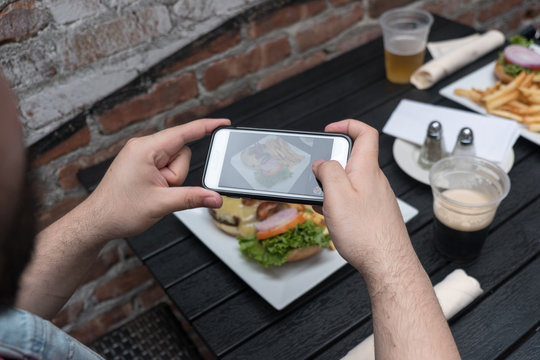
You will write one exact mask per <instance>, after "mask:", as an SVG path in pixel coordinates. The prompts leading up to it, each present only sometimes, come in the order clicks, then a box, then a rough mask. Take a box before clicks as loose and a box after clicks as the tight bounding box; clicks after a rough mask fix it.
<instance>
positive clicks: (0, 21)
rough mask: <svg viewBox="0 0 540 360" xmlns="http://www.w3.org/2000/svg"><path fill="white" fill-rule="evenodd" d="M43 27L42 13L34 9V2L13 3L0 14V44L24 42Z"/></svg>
mask: <svg viewBox="0 0 540 360" xmlns="http://www.w3.org/2000/svg"><path fill="white" fill-rule="evenodd" d="M45 25H46V21H45V16H44V13H43V11H42V10H41V9H38V8H36V4H35V2H34V1H31V0H20V1H17V2H14V3H12V4H9V5H8V6H6V7H5V8H4V10H2V11H1V12H0V43H2V42H6V41H23V40H26V39H28V38H30V37H32V36H34V35H36V34H37V32H38V31H39V30H41V29H42V28H43V27H45Z"/></svg>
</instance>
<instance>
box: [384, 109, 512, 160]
mask: <svg viewBox="0 0 540 360" xmlns="http://www.w3.org/2000/svg"><path fill="white" fill-rule="evenodd" d="M432 120H438V121H439V122H440V123H441V124H442V129H443V140H444V145H445V148H446V151H447V152H448V153H450V152H452V150H453V148H454V145H455V142H456V139H457V136H458V134H459V131H460V130H461V129H462V128H463V127H466V126H467V127H470V128H471V129H472V131H473V135H474V145H475V150H476V156H479V157H481V158H484V159H486V160H489V161H493V162H495V163H501V162H502V161H503V160H504V158H505V157H506V156H507V154H508V152H509V151H510V149H511V148H512V146H514V143H515V142H516V140H517V138H518V137H519V124H518V123H516V122H515V121H513V120H504V119H498V118H493V117H487V116H485V115H481V114H476V113H473V112H470V111H463V110H456V109H451V108H447V107H444V106H437V105H431V104H425V103H421V102H417V101H412V100H407V99H404V100H401V102H400V103H399V105H398V106H397V107H396V109H395V110H394V112H393V113H392V115H391V116H390V118H389V119H388V121H387V123H386V125H385V126H384V128H383V132H384V133H385V134H388V135H392V136H394V137H397V138H400V139H402V140H406V141H409V142H412V143H414V144H417V145H420V146H421V145H422V144H423V143H424V139H425V137H426V131H427V128H428V125H429V123H430V122H431V121H432Z"/></svg>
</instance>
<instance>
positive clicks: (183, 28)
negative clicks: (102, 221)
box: [0, 0, 540, 342]
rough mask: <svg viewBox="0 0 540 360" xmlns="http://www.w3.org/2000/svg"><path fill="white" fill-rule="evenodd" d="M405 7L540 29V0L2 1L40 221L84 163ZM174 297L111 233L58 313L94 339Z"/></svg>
mask: <svg viewBox="0 0 540 360" xmlns="http://www.w3.org/2000/svg"><path fill="white" fill-rule="evenodd" d="M409 5H410V6H419V7H423V8H425V9H428V10H429V11H432V12H433V13H436V14H439V15H442V16H445V17H448V18H451V19H455V20H457V21H460V22H463V23H466V24H468V25H471V26H473V27H475V28H477V29H479V30H485V29H488V28H498V29H501V30H502V31H504V32H505V33H506V34H512V33H515V32H516V31H517V30H518V29H521V28H523V27H524V26H526V25H529V24H533V25H536V26H539V25H540V4H539V3H538V2H537V1H533V0H494V1H481V0H473V1H464V0H460V1H444V0H424V1H407V0H389V1H380V0H379V1H376V0H361V1H357V0H303V1H299V0H297V1H290V0H271V1H270V0H269V1H263V0H242V1H241V0H220V1H217V0H216V1H211V0H207V1H197V0H181V1H172V0H169V1H166V0H161V1H144V0H141V1H136V2H129V1H123V0H116V1H108V2H105V1H99V0H88V1H82V0H81V1H75V0H43V1H33V0H19V1H13V0H11V1H8V0H0V64H1V66H2V68H3V71H4V72H5V73H6V75H7V77H8V78H9V79H10V81H11V82H12V84H13V86H14V89H15V91H16V92H17V94H18V96H19V100H20V102H21V111H22V114H23V121H24V124H25V130H26V136H27V139H28V142H29V143H32V146H31V147H30V152H31V155H32V169H33V170H32V173H33V177H34V179H35V180H36V182H37V184H38V189H39V195H40V209H41V211H40V216H39V222H40V225H41V226H45V225H47V224H49V223H51V222H52V221H54V220H55V219H57V218H58V217H59V216H61V215H62V214H64V213H65V212H66V211H68V210H69V209H71V208H72V207H74V206H75V205H76V204H78V203H79V202H80V201H82V199H84V197H85V196H86V192H85V190H84V189H83V188H82V186H81V185H80V184H79V182H78V180H77V178H76V172H77V171H78V170H79V169H83V168H86V167H89V166H91V165H94V164H96V163H98V162H101V161H103V160H105V159H107V158H109V157H111V156H114V155H115V154H116V153H117V152H118V151H119V150H120V149H121V148H122V146H123V145H124V144H125V142H126V141H127V139H128V138H130V137H133V136H140V135H144V134H148V133H152V132H154V131H156V130H159V129H163V128H166V127H168V126H172V125H176V124H181V123H185V122H188V121H191V120H193V119H196V118H200V117H203V116H205V115H206V114H208V113H209V112H211V111H213V110H216V109H218V108H221V107H224V106H226V105H228V104H230V103H232V102H234V101H236V100H238V99H240V98H242V97H245V96H247V95H250V94H253V93H255V92H257V91H260V90H262V89H265V88H267V87H269V86H272V85H274V84H276V83H278V82H280V81H282V80H284V79H286V78H289V77H291V76H292V75H294V74H297V73H299V72H302V71H304V70H306V69H309V68H311V67H313V66H315V65H317V64H320V63H322V62H324V61H327V60H329V59H332V58H334V57H336V56H339V54H341V53H343V52H346V51H348V50H350V49H352V48H354V47H356V46H359V45H361V44H363V43H365V42H368V41H370V40H371V39H373V38H374V37H377V36H379V35H380V30H379V27H378V23H377V18H378V16H379V15H380V14H381V13H382V12H383V11H385V10H387V9H390V8H393V7H397V6H409ZM53 129H54V131H53ZM44 135H45V136H44ZM165 300H166V297H165V295H164V293H163V292H162V290H161V289H160V288H159V286H157V285H156V284H155V282H154V281H153V279H152V277H151V276H150V275H149V273H148V271H147V270H146V269H145V268H144V267H143V266H142V265H141V263H140V262H139V261H138V260H137V259H136V258H135V257H134V255H133V253H132V252H131V251H130V249H129V247H128V246H127V245H126V243H125V242H124V241H123V240H115V241H112V242H111V243H110V244H109V245H108V246H107V247H106V248H105V249H104V250H103V251H102V253H101V255H100V257H99V260H98V261H97V263H96V265H95V267H94V269H93V270H92V272H91V273H90V274H89V275H88V278H87V280H86V281H85V284H83V285H82V286H81V288H80V289H79V290H78V291H77V292H76V294H75V295H74V297H73V298H72V299H71V300H70V302H69V303H68V305H67V306H66V307H65V308H64V309H63V310H62V312H61V313H60V314H59V315H58V317H57V318H56V319H55V320H54V321H55V323H57V324H58V325H59V326H61V327H63V328H64V329H65V330H67V331H69V332H70V333H72V334H73V335H75V336H76V337H78V338H80V339H81V340H83V341H85V342H88V341H91V340H92V339H94V338H95V337H96V336H98V335H100V334H102V333H104V332H106V331H107V330H108V329H110V328H111V327H114V326H116V325H118V324H121V323H122V322H125V321H127V320H129V319H130V318H132V317H134V316H136V315H137V314H138V313H140V312H141V311H143V310H144V309H146V308H148V307H150V306H152V305H153V304H155V303H157V302H159V301H165Z"/></svg>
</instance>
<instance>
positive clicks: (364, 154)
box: [313, 120, 459, 360]
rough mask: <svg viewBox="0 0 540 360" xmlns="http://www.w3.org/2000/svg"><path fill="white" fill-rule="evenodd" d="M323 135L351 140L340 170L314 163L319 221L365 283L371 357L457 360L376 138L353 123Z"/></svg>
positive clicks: (336, 165)
mask: <svg viewBox="0 0 540 360" xmlns="http://www.w3.org/2000/svg"><path fill="white" fill-rule="evenodd" d="M326 131H332V132H342V133H346V134H349V136H351V137H352V138H353V139H354V146H353V150H352V152H351V157H350V158H349V161H348V162H347V166H346V167H345V169H343V168H342V167H341V165H340V164H339V163H337V162H335V161H326V162H323V161H316V162H314V163H313V172H314V173H315V176H316V177H317V178H318V179H319V180H320V181H321V183H322V184H323V187H324V204H323V208H322V210H323V213H324V216H325V220H326V224H327V225H328V230H329V231H330V236H331V237H332V240H333V241H334V244H335V246H336V248H337V250H338V251H339V253H340V254H341V256H343V257H344V258H345V259H346V260H347V261H348V262H349V263H351V264H352V265H353V266H355V267H356V268H357V269H358V270H359V271H360V272H361V273H362V275H363V276H364V278H365V280H366V284H367V288H368V291H369V295H370V299H371V306H372V313H373V329H374V335H375V355H376V358H381V359H415V360H417V359H459V353H458V351H457V348H456V344H455V343H454V340H453V338H452V334H451V332H450V329H449V328H448V324H447V322H446V319H445V318H444V315H443V313H442V310H441V308H440V306H439V303H438V301H437V298H436V296H435V292H434V291H433V288H432V286H431V282H430V280H429V277H428V276H427V274H426V272H425V271H424V268H423V267H422V265H421V264H420V261H419V260H418V258H417V256H416V253H415V251H414V249H413V247H412V244H411V242H410V240H409V236H408V234H407V229H406V228H405V224H404V222H403V218H402V216H401V213H400V211H399V207H398V205H397V201H396V198H395V196H394V193H393V191H392V189H391V188H390V184H389V183H388V180H387V179H386V177H385V176H384V174H383V173H382V171H381V169H380V168H379V164H378V146H379V144H378V133H377V131H376V130H374V129H373V128H371V127H369V126H367V125H366V124H363V123H361V122H359V121H355V120H344V121H341V122H338V123H333V124H330V125H328V126H327V127H326Z"/></svg>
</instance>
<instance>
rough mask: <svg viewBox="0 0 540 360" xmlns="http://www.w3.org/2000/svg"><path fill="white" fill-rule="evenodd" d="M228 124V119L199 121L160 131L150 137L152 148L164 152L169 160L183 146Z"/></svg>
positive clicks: (229, 122)
mask: <svg viewBox="0 0 540 360" xmlns="http://www.w3.org/2000/svg"><path fill="white" fill-rule="evenodd" d="M230 124H231V121H230V120H229V119H200V120H194V121H191V122H189V123H187V124H184V125H179V126H175V127H172V128H168V129H165V130H162V131H160V132H157V133H155V134H153V135H150V136H151V138H152V140H153V143H152V145H153V146H154V148H155V149H156V150H158V151H164V152H165V153H167V154H168V155H169V158H170V157H172V156H174V155H175V154H176V153H178V151H180V149H181V148H182V147H184V145H185V144H187V143H189V142H192V141H195V140H198V139H201V138H203V137H204V136H206V135H210V134H211V133H212V131H214V130H215V129H216V128H217V127H219V126H227V125H230Z"/></svg>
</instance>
